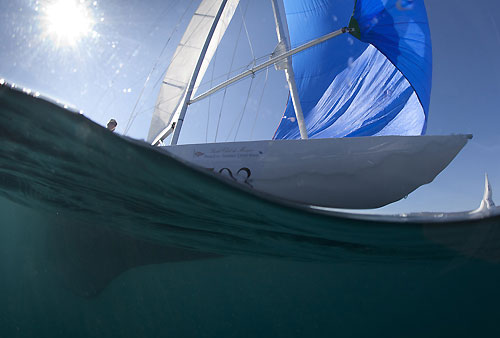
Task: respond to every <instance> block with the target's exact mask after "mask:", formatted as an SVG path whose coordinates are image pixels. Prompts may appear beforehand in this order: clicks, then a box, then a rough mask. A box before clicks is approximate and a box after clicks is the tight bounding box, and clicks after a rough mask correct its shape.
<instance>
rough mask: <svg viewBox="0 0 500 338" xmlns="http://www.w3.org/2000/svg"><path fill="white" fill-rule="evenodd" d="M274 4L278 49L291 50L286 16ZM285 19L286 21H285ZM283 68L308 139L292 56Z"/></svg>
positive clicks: (301, 131) (301, 134) (304, 137)
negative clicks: (285, 26) (286, 30)
mask: <svg viewBox="0 0 500 338" xmlns="http://www.w3.org/2000/svg"><path fill="white" fill-rule="evenodd" d="M271 1H272V4H273V11H274V21H275V22H276V34H277V35H278V47H277V48H276V51H281V53H279V54H282V53H283V52H288V51H289V50H290V45H289V44H288V40H287V39H286V36H285V30H284V28H283V26H284V25H285V24H286V18H285V17H282V16H281V14H280V9H279V5H278V0H271ZM283 21H285V22H283ZM283 68H284V70H285V75H286V81H287V82H288V87H289V88H290V95H291V97H292V103H293V108H294V109H295V115H296V117H297V123H298V124H299V130H300V138H301V139H303V140H304V139H307V128H306V123H305V121H304V114H303V112H302V106H301V104H300V98H299V91H298V90H297V84H296V83H295V74H294V72H293V68H292V63H291V61H290V58H287V59H286V60H285V61H284V65H283Z"/></svg>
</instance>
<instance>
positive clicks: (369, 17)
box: [275, 0, 432, 139]
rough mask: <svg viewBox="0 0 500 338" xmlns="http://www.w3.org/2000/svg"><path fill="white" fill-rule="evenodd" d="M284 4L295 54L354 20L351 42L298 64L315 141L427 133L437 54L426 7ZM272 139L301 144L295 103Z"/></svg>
mask: <svg viewBox="0 0 500 338" xmlns="http://www.w3.org/2000/svg"><path fill="white" fill-rule="evenodd" d="M284 4H285V11H286V17H287V21H288V29H289V32H290V40H291V44H292V47H295V46H297V45H300V44H302V43H304V42H306V41H309V40H312V39H315V38H317V37H319V36H322V35H324V34H326V33H329V32H331V31H334V30H337V29H339V28H341V27H343V26H345V25H346V23H347V22H349V17H351V14H352V17H351V20H350V23H349V28H351V29H352V33H351V34H352V36H349V35H344V36H343V37H341V38H337V39H333V40H329V41H327V42H324V43H322V44H321V45H318V46H315V47H313V48H311V49H309V50H306V51H304V52H302V53H300V54H297V55H295V56H294V57H293V60H292V64H293V69H294V72H295V77H296V81H297V86H298V88H299V95H300V100H301V103H302V108H303V113H304V118H305V122H306V125H307V131H308V135H309V137H310V138H328V137H350V136H373V135H421V134H423V133H425V129H426V124H427V114H428V110H429V103H430V91H431V82H432V47H431V39H430V31H429V26H428V19H427V13H426V10H425V6H424V2H423V0H357V1H356V3H354V1H352V2H351V1H345V0H316V1H310V0H284ZM353 7H354V8H355V9H354V13H352V9H353ZM275 138H276V139H297V138H300V134H299V128H298V125H297V122H296V118H295V112H294V109H293V105H292V104H291V102H290V101H289V102H288V106H287V109H286V111H285V113H284V115H283V118H282V120H281V122H280V125H279V127H278V130H277V131H276V134H275Z"/></svg>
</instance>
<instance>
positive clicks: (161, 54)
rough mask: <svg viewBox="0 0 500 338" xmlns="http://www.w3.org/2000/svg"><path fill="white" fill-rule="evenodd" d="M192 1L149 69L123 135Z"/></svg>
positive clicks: (134, 116) (133, 118)
mask: <svg viewBox="0 0 500 338" xmlns="http://www.w3.org/2000/svg"><path fill="white" fill-rule="evenodd" d="M193 2H194V0H191V2H190V3H189V5H188V6H187V7H186V10H185V11H184V13H182V15H181V17H180V18H179V20H178V21H177V23H176V25H175V27H174V29H173V30H172V33H170V36H169V37H168V39H167V41H166V43H165V44H164V46H163V49H162V50H161V52H160V55H159V56H158V58H157V60H156V62H155V64H154V66H153V69H151V71H150V72H149V74H148V76H147V77H146V81H145V82H144V85H143V87H142V89H141V92H140V94H139V97H138V98H137V101H136V103H135V105H134V108H133V109H132V112H131V113H130V117H129V119H128V121H127V125H126V127H125V132H124V134H125V135H127V133H128V132H129V130H130V128H131V127H132V124H133V122H134V120H135V118H136V117H137V115H138V114H136V113H135V110H136V109H137V105H138V104H139V101H140V100H141V98H142V95H143V93H144V90H145V88H146V86H147V84H148V82H149V79H150V78H151V75H152V74H153V72H154V71H155V70H156V68H157V67H158V64H159V63H160V60H161V58H162V56H163V53H164V52H165V50H166V49H167V46H168V45H169V43H170V41H171V40H172V37H173V35H174V34H175V33H176V32H177V30H178V29H179V26H180V24H181V22H182V20H183V19H184V17H185V16H186V13H187V12H188V10H189V8H190V7H191V5H192V4H193Z"/></svg>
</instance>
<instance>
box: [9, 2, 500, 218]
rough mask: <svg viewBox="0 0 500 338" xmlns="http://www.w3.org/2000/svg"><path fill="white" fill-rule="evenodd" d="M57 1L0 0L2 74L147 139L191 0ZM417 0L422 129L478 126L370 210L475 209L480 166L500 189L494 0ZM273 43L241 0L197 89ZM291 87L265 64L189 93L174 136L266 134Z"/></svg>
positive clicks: (263, 54)
mask: <svg viewBox="0 0 500 338" xmlns="http://www.w3.org/2000/svg"><path fill="white" fill-rule="evenodd" d="M71 1H72V0H64V1H63V2H62V3H69V2H71ZM59 3H60V0H45V1H44V0H38V1H35V0H16V1H9V0H0V41H1V45H2V47H1V48H0V79H4V80H5V81H8V82H9V83H15V84H17V85H18V86H20V87H26V88H30V89H31V90H33V91H38V92H40V93H42V94H43V95H45V96H48V97H50V98H52V99H55V100H59V101H60V102H62V103H64V104H68V105H69V106H70V107H72V108H73V109H76V110H79V111H81V112H82V113H83V114H84V115H85V116H87V117H88V118H90V119H91V120H93V121H95V122H96V123H99V124H101V125H105V124H106V122H107V121H108V120H109V119H110V118H115V119H116V120H117V121H118V128H117V132H118V133H121V134H126V135H128V136H130V137H133V138H138V139H145V138H146V135H147V131H148V128H149V123H150V118H151V115H152V112H153V107H154V104H155V100H156V96H157V95H158V90H159V85H158V84H159V82H160V81H161V78H162V77H163V74H164V72H165V70H166V68H167V67H168V64H169V60H170V58H171V57H172V54H173V52H174V50H175V48H176V46H177V43H178V41H179V40H180V37H181V36H182V33H183V31H184V29H185V27H186V26H187V24H188V22H189V19H190V17H191V14H192V13H193V12H194V10H195V9H196V7H197V6H198V4H199V0H182V1H177V0H148V1H140V0H120V1H119V0H106V1H87V0H80V1H77V2H76V4H77V8H78V12H79V13H80V14H79V15H80V17H82V19H81V20H82V21H81V23H80V24H73V25H69V26H70V27H73V28H72V29H68V28H65V27H68V23H67V22H65V21H64V17H68V15H66V16H63V17H62V18H59V19H58V11H59V12H60V11H61V9H60V7H57V6H60V4H59ZM425 4H426V7H427V10H428V16H429V21H430V28H431V35H432V40H433V53H434V54H433V60H434V70H433V88H432V96H431V106H430V113H429V121H428V129H427V134H429V135H447V134H459V133H466V134H473V135H474V138H473V140H472V141H471V142H469V144H468V145H467V146H466V147H465V148H464V150H463V151H462V152H461V153H460V154H459V155H458V156H457V158H456V159H455V160H454V161H453V162H452V164H451V165H450V166H449V167H448V168H447V169H446V170H445V171H444V172H443V173H441V174H440V175H439V176H438V177H437V178H436V180H435V181H434V182H433V183H431V184H429V185H426V186H424V187H421V188H419V189H418V190H417V191H416V192H414V193H412V194H411V195H410V196H409V197H408V198H407V199H405V200H403V201H400V202H397V203H395V204H393V205H390V206H388V207H385V208H382V209H380V210H378V212H384V213H392V212H411V211H461V210H469V209H474V208H476V207H477V206H478V205H479V202H480V200H481V198H482V194H483V188H484V174H485V173H486V172H487V173H488V174H489V178H490V182H491V185H492V187H493V198H494V199H495V196H496V195H495V192H496V191H497V190H500V132H499V126H500V111H499V108H498V107H499V106H500V104H499V103H500V61H499V60H500V57H499V55H500V2H498V1H497V0H475V1H467V2H466V1H456V0H427V1H425ZM64 11H65V13H69V12H70V11H71V7H66V8H64V7H63V12H64ZM82 13H83V14H82ZM59 17H61V16H60V15H59ZM348 19H349V18H345V20H346V24H347V23H348ZM340 20H342V18H340ZM74 22H75V19H74V20H73V23H74ZM65 25H66V26H65ZM75 26H78V27H80V28H79V29H76V28H74V27H75ZM276 43H277V39H276V33H275V27H274V18H273V13H272V7H271V2H270V1H269V0H241V2H240V6H239V7H238V9H237V11H236V14H235V16H234V18H233V21H232V22H231V25H230V26H229V29H228V31H227V33H226V36H225V37H224V39H223V41H222V43H221V46H220V48H219V49H218V51H217V53H216V55H215V57H214V59H213V61H212V63H211V66H210V67H209V69H208V71H207V73H206V76H205V78H204V79H203V85H202V88H200V89H199V92H202V91H203V89H208V88H209V87H210V83H216V82H217V81H219V82H220V81H222V80H224V79H226V78H227V76H228V74H229V73H230V74H231V75H235V74H237V73H238V72H239V71H241V70H242V69H243V68H244V67H248V65H250V64H252V62H254V60H260V61H262V60H264V59H266V58H267V57H269V54H270V53H272V51H273V50H274V48H275V46H276ZM233 54H234V57H233ZM231 64H232V67H231V69H229V65H231ZM149 75H150V77H149V81H147V80H146V79H147V78H148V76H149ZM248 93H250V95H247V94H248ZM247 96H248V97H249V99H248V101H247V100H246V97H247ZM287 97H288V89H287V86H286V81H285V77H284V73H283V72H281V71H276V70H274V68H270V69H269V71H264V72H261V73H259V74H257V75H256V76H255V78H253V79H247V80H244V81H241V82H240V83H238V84H237V85H235V86H233V87H230V88H229V89H228V90H227V92H226V93H225V94H224V93H223V92H221V93H218V94H216V95H214V96H213V97H212V98H211V99H209V100H208V99H207V100H204V101H202V102H200V103H197V104H194V105H192V106H191V107H190V110H189V111H188V114H187V117H186V121H185V127H184V129H183V133H182V134H181V138H180V143H204V142H207V141H208V142H213V141H214V140H215V139H217V141H232V140H257V139H271V138H272V136H273V134H274V131H275V130H276V127H277V125H278V123H279V120H280V118H281V116H282V114H283V110H284V108H285V104H286V101H287ZM223 98H224V101H223ZM219 115H220V116H221V118H220V125H219V128H217V124H218V121H219ZM241 116H243V117H242V119H241V124H239V121H240V118H241ZM238 125H240V126H241V128H237V126H238ZM499 194H500V193H499ZM498 203H499V204H500V197H499V198H498Z"/></svg>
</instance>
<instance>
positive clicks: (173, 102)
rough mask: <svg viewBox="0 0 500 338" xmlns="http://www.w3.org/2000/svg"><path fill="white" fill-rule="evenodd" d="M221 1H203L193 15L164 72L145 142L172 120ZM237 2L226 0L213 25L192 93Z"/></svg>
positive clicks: (237, 0)
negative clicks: (213, 28) (215, 25)
mask: <svg viewBox="0 0 500 338" xmlns="http://www.w3.org/2000/svg"><path fill="white" fill-rule="evenodd" d="M223 2H224V0H203V1H202V2H201V4H200V5H199V7H198V9H197V10H196V12H195V13H194V15H193V18H192V19H191V22H190V23H189V25H188V27H187V29H186V32H185V33H184V35H183V37H182V39H181V41H180V43H179V45H178V47H177V49H176V51H175V53H174V56H173V58H172V61H171V63H170V66H169V67H168V69H167V72H166V74H165V77H164V79H163V83H162V85H161V89H160V94H159V96H158V100H157V102H156V106H155V111H154V113H153V117H152V119H151V125H150V127H149V133H148V139H147V141H148V142H152V141H153V140H154V139H155V137H156V136H158V135H159V134H160V133H161V132H162V131H163V130H164V129H165V128H166V127H168V126H171V124H172V123H173V122H175V121H176V119H177V116H176V115H178V113H179V110H180V109H179V108H180V103H181V102H182V101H183V98H184V95H185V93H186V89H187V87H188V85H189V82H190V80H191V78H192V76H193V72H194V69H195V67H196V64H197V63H198V60H199V58H200V56H201V51H202V48H203V45H204V44H205V41H206V40H207V37H208V33H209V30H210V27H211V26H212V24H213V23H214V20H215V17H216V14H217V12H218V11H219V9H220V7H221V5H222V4H223ZM238 3H239V0H227V3H226V5H225V7H224V11H223V13H222V15H221V17H220V19H219V22H218V23H217V28H216V30H215V32H214V35H213V38H212V40H211V41H210V45H209V47H208V50H207V53H206V55H205V58H204V59H203V64H202V66H201V69H200V72H199V73H198V76H197V79H196V83H195V88H194V91H196V88H197V87H198V85H199V83H200V81H201V79H202V78H203V75H204V73H205V72H206V70H207V68H208V66H209V64H210V60H211V59H212V57H213V55H214V54H215V51H216V49H217V47H218V45H219V43H220V41H221V40H222V37H223V36H224V33H225V31H226V29H227V26H228V25H229V23H230V22H231V19H232V17H233V15H234V12H235V10H236V7H237V6H238Z"/></svg>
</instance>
